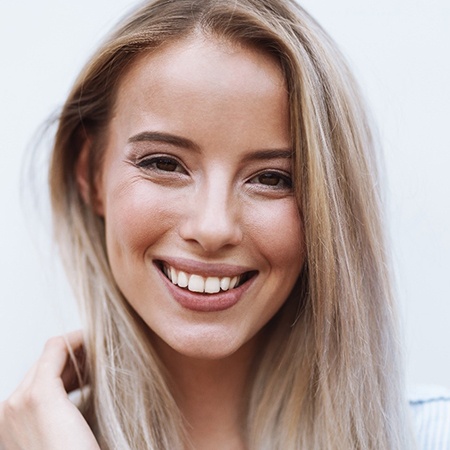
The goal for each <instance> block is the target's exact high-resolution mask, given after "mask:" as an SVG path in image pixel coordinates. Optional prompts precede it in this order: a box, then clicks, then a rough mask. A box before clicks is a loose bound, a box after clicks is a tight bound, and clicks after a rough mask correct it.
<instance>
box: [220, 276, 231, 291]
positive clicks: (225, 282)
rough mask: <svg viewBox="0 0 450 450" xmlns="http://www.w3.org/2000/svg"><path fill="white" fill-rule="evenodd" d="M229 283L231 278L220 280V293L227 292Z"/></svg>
mask: <svg viewBox="0 0 450 450" xmlns="http://www.w3.org/2000/svg"><path fill="white" fill-rule="evenodd" d="M230 281H231V278H229V277H224V278H222V279H221V280H220V289H222V291H228V289H230Z"/></svg>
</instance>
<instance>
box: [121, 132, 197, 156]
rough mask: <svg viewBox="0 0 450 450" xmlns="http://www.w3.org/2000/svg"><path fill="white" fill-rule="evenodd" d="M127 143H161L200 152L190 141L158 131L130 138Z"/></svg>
mask: <svg viewBox="0 0 450 450" xmlns="http://www.w3.org/2000/svg"><path fill="white" fill-rule="evenodd" d="M128 142H129V143H133V142H163V143H165V144H170V145H173V146H175V147H181V148H186V149H190V150H195V151H200V147H199V146H198V145H197V144H196V143H195V142H193V141H191V140H190V139H187V138H184V137H181V136H176V135H174V134H170V133H162V132H159V131H144V132H142V133H138V134H136V135H134V136H131V137H130V138H129V139H128Z"/></svg>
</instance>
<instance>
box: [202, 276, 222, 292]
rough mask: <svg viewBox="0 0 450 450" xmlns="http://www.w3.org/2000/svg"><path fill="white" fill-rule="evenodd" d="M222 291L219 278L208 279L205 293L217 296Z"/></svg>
mask: <svg viewBox="0 0 450 450" xmlns="http://www.w3.org/2000/svg"><path fill="white" fill-rule="evenodd" d="M219 291H220V280H219V278H217V277H208V278H207V279H206V282H205V292H207V293H208V294H215V293H216V292H219Z"/></svg>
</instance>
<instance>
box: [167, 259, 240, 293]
mask: <svg viewBox="0 0 450 450" xmlns="http://www.w3.org/2000/svg"><path fill="white" fill-rule="evenodd" d="M162 269H163V272H164V274H165V275H166V276H167V278H168V279H169V280H170V281H171V282H172V283H173V284H176V285H177V286H179V287H181V288H187V289H188V290H189V291H191V292H200V293H207V294H216V293H217V292H220V291H221V290H222V291H228V290H230V289H233V288H235V287H236V286H237V285H238V283H239V280H240V279H241V277H240V276H234V277H221V278H219V277H207V278H205V277H202V276H201V275H195V274H189V273H186V272H183V271H181V270H180V271H178V270H176V269H174V268H173V267H171V266H167V265H164V266H163V268H162Z"/></svg>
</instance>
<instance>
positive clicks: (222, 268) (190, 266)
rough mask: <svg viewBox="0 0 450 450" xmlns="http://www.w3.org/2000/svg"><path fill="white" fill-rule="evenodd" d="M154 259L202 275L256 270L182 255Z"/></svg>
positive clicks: (230, 275)
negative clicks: (196, 259) (197, 259)
mask: <svg viewBox="0 0 450 450" xmlns="http://www.w3.org/2000/svg"><path fill="white" fill-rule="evenodd" d="M154 261H155V262H156V263H165V264H168V265H169V266H171V267H173V268H174V269H177V270H181V271H183V272H186V273H190V274H196V275H201V276H203V277H234V276H238V275H242V274H243V273H245V272H250V271H254V269H252V268H250V267H246V266H240V265H235V264H227V263H212V262H203V261H195V260H193V259H188V258H180V257H163V258H156V259H155V260H154Z"/></svg>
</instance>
